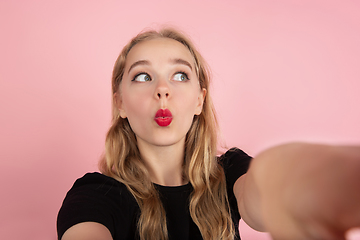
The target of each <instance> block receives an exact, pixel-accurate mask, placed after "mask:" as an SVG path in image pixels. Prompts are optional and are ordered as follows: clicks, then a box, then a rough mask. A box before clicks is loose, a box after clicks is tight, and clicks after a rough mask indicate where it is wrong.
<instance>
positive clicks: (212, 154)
mask: <svg viewBox="0 0 360 240" xmlns="http://www.w3.org/2000/svg"><path fill="white" fill-rule="evenodd" d="M154 38H170V39H173V40H176V41H178V42H180V43H182V44H183V45H184V46H185V47H187V49H188V50H189V51H190V53H191V54H192V56H193V57H194V62H195V68H196V73H197V76H198V79H199V83H200V87H201V89H202V88H205V89H206V90H207V94H206V96H205V100H204V104H203V109H202V112H201V114H200V115H198V116H195V117H194V119H193V123H192V125H191V127H190V130H189V131H188V133H187V135H186V141H185V159H184V164H183V174H184V177H185V179H188V180H189V181H190V183H191V185H192V186H193V191H192V193H191V196H190V204H189V210H190V215H191V217H192V219H193V221H194V222H195V224H196V225H197V226H198V228H199V230H200V232H201V234H202V237H203V239H205V240H210V239H216V240H218V239H226V240H230V239H231V240H232V239H233V238H234V226H233V222H232V220H231V216H230V209H229V203H228V199H227V192H226V183H225V175H224V171H223V169H222V167H221V166H220V165H219V164H218V161H217V157H216V153H217V129H218V128H217V121H216V116H215V111H214V108H213V104H212V101H211V98H210V96H209V94H208V93H209V81H210V79H209V70H208V68H207V65H206V63H205V61H204V59H203V58H202V57H201V55H200V54H199V52H197V51H196V49H195V48H194V46H193V44H192V43H191V42H190V41H189V40H188V38H186V37H185V35H184V34H181V33H180V32H179V31H177V30H174V29H170V28H165V29H162V30H160V31H158V32H157V31H153V30H150V31H146V32H142V33H140V34H139V35H137V36H136V37H135V38H133V39H132V40H131V41H130V42H129V43H128V44H127V45H126V46H125V47H124V48H123V50H122V52H121V53H120V55H119V57H118V59H117V60H116V63H115V66H114V70H113V75H112V93H113V96H114V97H113V105H112V110H113V116H112V126H111V127H110V129H109V131H108V133H107V136H106V142H105V154H104V157H103V158H102V159H101V161H100V163H99V166H100V170H101V172H102V173H104V174H105V175H108V176H110V177H113V178H115V179H117V180H118V181H120V182H121V183H123V184H125V185H126V187H127V188H128V190H129V191H130V192H131V193H132V195H133V196H134V197H135V199H136V201H137V203H138V204H139V207H140V210H141V214H140V217H139V221H138V232H139V235H140V239H142V240H145V239H146V240H149V239H150V240H151V239H154V240H159V239H160V240H167V239H168V232H167V224H166V213H165V210H164V208H163V205H162V203H161V200H160V198H159V194H158V192H157V190H156V189H155V187H154V185H153V184H152V182H151V181H150V177H149V173H148V171H147V169H146V167H145V165H144V163H143V161H142V159H141V157H140V152H139V149H138V147H137V141H136V136H135V134H134V132H133V131H132V129H131V127H130V124H129V122H128V120H127V119H123V118H121V117H120V116H119V110H118V109H117V107H116V102H115V93H117V92H118V91H119V85H120V83H121V80H122V77H123V74H124V68H125V63H126V57H127V55H128V53H129V51H130V50H131V48H132V47H133V46H135V45H136V44H138V43H140V42H143V41H147V40H151V39H154Z"/></svg>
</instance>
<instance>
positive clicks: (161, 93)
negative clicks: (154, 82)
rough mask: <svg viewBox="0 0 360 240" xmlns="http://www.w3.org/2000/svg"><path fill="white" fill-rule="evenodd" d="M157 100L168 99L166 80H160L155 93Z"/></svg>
mask: <svg viewBox="0 0 360 240" xmlns="http://www.w3.org/2000/svg"><path fill="white" fill-rule="evenodd" d="M155 95H156V98H157V99H163V98H169V96H170V89H169V86H168V82H167V81H166V80H160V81H159V83H158V86H157V88H156V92H155Z"/></svg>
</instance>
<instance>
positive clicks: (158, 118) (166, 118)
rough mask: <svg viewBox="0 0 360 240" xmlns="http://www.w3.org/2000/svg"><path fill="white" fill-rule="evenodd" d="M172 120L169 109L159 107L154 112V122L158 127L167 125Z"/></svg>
mask: <svg viewBox="0 0 360 240" xmlns="http://www.w3.org/2000/svg"><path fill="white" fill-rule="evenodd" d="M171 121H172V115H171V112H170V110H169V109H159V110H158V111H157V112H156V114H155V122H156V123H157V124H158V125H159V126H160V127H167V126H169V125H170V123H171Z"/></svg>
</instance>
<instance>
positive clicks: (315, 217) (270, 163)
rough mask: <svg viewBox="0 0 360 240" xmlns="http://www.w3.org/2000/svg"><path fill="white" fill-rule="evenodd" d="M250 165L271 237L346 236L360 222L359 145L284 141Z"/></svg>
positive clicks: (315, 237)
mask: <svg viewBox="0 0 360 240" xmlns="http://www.w3.org/2000/svg"><path fill="white" fill-rule="evenodd" d="M251 168H254V169H255V168H256V171H254V175H253V176H254V180H255V183H256V185H257V186H258V190H259V194H260V195H259V196H260V199H261V201H260V202H261V209H262V211H261V212H262V216H263V225H264V226H265V229H266V231H268V232H270V234H271V235H272V237H273V239H275V240H283V239H284V240H288V239H292V240H297V239H306V240H312V239H314V240H315V239H324V240H332V239H336V240H337V239H345V233H346V231H348V230H349V229H351V228H354V227H360V147H351V146H325V145H314V144H299V143H295V144H287V145H282V146H278V147H275V148H271V149H269V150H267V151H265V152H263V153H261V154H260V155H259V156H258V157H256V158H255V160H254V162H253V166H251Z"/></svg>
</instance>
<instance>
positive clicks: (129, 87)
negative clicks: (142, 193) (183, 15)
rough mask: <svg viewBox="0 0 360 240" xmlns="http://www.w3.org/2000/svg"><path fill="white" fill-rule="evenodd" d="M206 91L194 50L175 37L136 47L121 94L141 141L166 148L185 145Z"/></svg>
mask: <svg viewBox="0 0 360 240" xmlns="http://www.w3.org/2000/svg"><path fill="white" fill-rule="evenodd" d="M205 94H206V90H205V89H201V88H200V85H199V80H198V77H197V75H196V71H195V66H194V58H193V56H192V55H191V53H190V52H189V50H188V49H187V48H186V47H185V46H184V45H182V44H181V43H179V42H178V41H175V40H173V39H169V38H156V39H152V40H148V41H144V42H141V43H138V44H137V45H135V46H134V47H133V48H132V49H131V50H130V52H129V53H128V56H127V60H126V64H125V69H124V75H123V79H122V82H121V84H120V86H119V91H118V94H117V95H116V98H117V106H118V108H119V110H120V116H121V117H122V118H127V119H128V121H129V123H130V126H131V128H132V130H133V131H134V133H135V135H136V137H137V141H138V144H139V145H140V144H141V145H144V144H145V145H148V146H162V147H164V146H171V145H174V144H182V145H184V142H185V136H186V133H187V132H188V130H189V129H190V126H191V124H192V121H193V118H194V115H199V114H200V113H201V111H202V105H203V100H204V96H205Z"/></svg>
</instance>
